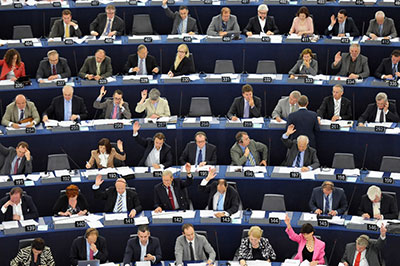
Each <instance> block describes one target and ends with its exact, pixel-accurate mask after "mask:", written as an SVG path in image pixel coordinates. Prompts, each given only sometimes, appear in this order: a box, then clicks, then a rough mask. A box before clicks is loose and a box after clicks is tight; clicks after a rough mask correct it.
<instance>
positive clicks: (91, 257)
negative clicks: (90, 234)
mask: <svg viewBox="0 0 400 266" xmlns="http://www.w3.org/2000/svg"><path fill="white" fill-rule="evenodd" d="M89 259H90V260H93V259H94V256H93V250H91V249H90V250H89Z"/></svg>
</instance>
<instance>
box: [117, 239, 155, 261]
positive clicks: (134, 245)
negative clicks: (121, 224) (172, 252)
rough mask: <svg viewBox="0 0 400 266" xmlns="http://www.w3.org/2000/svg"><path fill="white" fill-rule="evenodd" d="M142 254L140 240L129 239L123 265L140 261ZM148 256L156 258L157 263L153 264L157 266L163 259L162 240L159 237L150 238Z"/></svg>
mask: <svg viewBox="0 0 400 266" xmlns="http://www.w3.org/2000/svg"><path fill="white" fill-rule="evenodd" d="M140 252H141V247H140V244H139V238H138V237H137V236H136V237H132V238H130V239H128V242H127V243H126V248H125V254H124V261H123V265H125V264H130V263H131V262H135V261H140ZM146 254H151V255H153V256H154V257H156V260H155V262H154V263H153V262H152V263H153V264H157V263H159V262H160V261H161V258H162V255H161V246H160V240H159V239H158V238H157V237H154V236H150V237H149V243H148V244H147V248H146Z"/></svg>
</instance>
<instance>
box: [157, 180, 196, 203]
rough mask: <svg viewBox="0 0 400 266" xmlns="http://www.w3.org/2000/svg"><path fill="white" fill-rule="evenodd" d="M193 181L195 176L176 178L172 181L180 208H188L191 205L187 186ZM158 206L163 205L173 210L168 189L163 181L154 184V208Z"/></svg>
mask: <svg viewBox="0 0 400 266" xmlns="http://www.w3.org/2000/svg"><path fill="white" fill-rule="evenodd" d="M192 183H193V176H191V177H187V178H186V180H182V179H180V178H174V180H173V181H172V187H173V190H174V193H175V197H176V200H177V202H178V204H179V209H180V210H188V209H189V207H190V206H189V198H188V195H187V190H186V187H188V186H190V185H191V184H192ZM158 207H161V208H162V209H163V210H172V205H171V202H170V200H169V198H168V193H167V190H166V188H165V186H164V184H163V183H162V182H161V183H158V184H157V185H155V186H154V208H155V209H156V208H158Z"/></svg>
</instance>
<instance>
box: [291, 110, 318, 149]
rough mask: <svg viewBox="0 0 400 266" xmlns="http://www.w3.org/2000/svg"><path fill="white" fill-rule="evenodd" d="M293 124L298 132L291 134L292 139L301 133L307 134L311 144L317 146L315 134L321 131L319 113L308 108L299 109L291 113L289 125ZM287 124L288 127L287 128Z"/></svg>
mask: <svg viewBox="0 0 400 266" xmlns="http://www.w3.org/2000/svg"><path fill="white" fill-rule="evenodd" d="M290 124H293V125H294V126H295V129H296V132H294V133H293V134H292V135H290V138H291V139H295V138H297V137H298V136H300V135H306V136H307V137H308V138H309V140H310V146H311V147H316V141H315V135H314V133H315V132H316V131H319V124H318V119H317V113H316V112H313V111H309V110H307V109H303V108H302V109H299V110H298V111H296V112H294V113H291V114H289V116H288V119H287V126H289V125H290ZM287 126H286V129H287Z"/></svg>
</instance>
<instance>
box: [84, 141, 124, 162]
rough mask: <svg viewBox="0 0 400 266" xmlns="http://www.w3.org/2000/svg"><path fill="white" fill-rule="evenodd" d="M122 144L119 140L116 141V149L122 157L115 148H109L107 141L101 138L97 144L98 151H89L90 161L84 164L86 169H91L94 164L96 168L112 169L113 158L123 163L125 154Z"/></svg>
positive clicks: (109, 144)
mask: <svg viewBox="0 0 400 266" xmlns="http://www.w3.org/2000/svg"><path fill="white" fill-rule="evenodd" d="M122 144H123V143H122V141H121V140H118V141H117V147H118V149H119V150H120V151H121V153H123V155H121V154H119V153H118V152H117V151H116V150H115V148H113V147H111V143H110V140H109V139H107V138H102V139H101V140H100V141H99V143H98V145H99V147H98V149H97V150H92V151H91V156H90V160H89V162H87V163H86V168H87V169H89V168H92V166H93V164H94V163H95V162H96V167H97V168H106V167H114V158H115V159H118V160H121V161H125V159H126V154H125V153H124V147H123V145H122Z"/></svg>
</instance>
